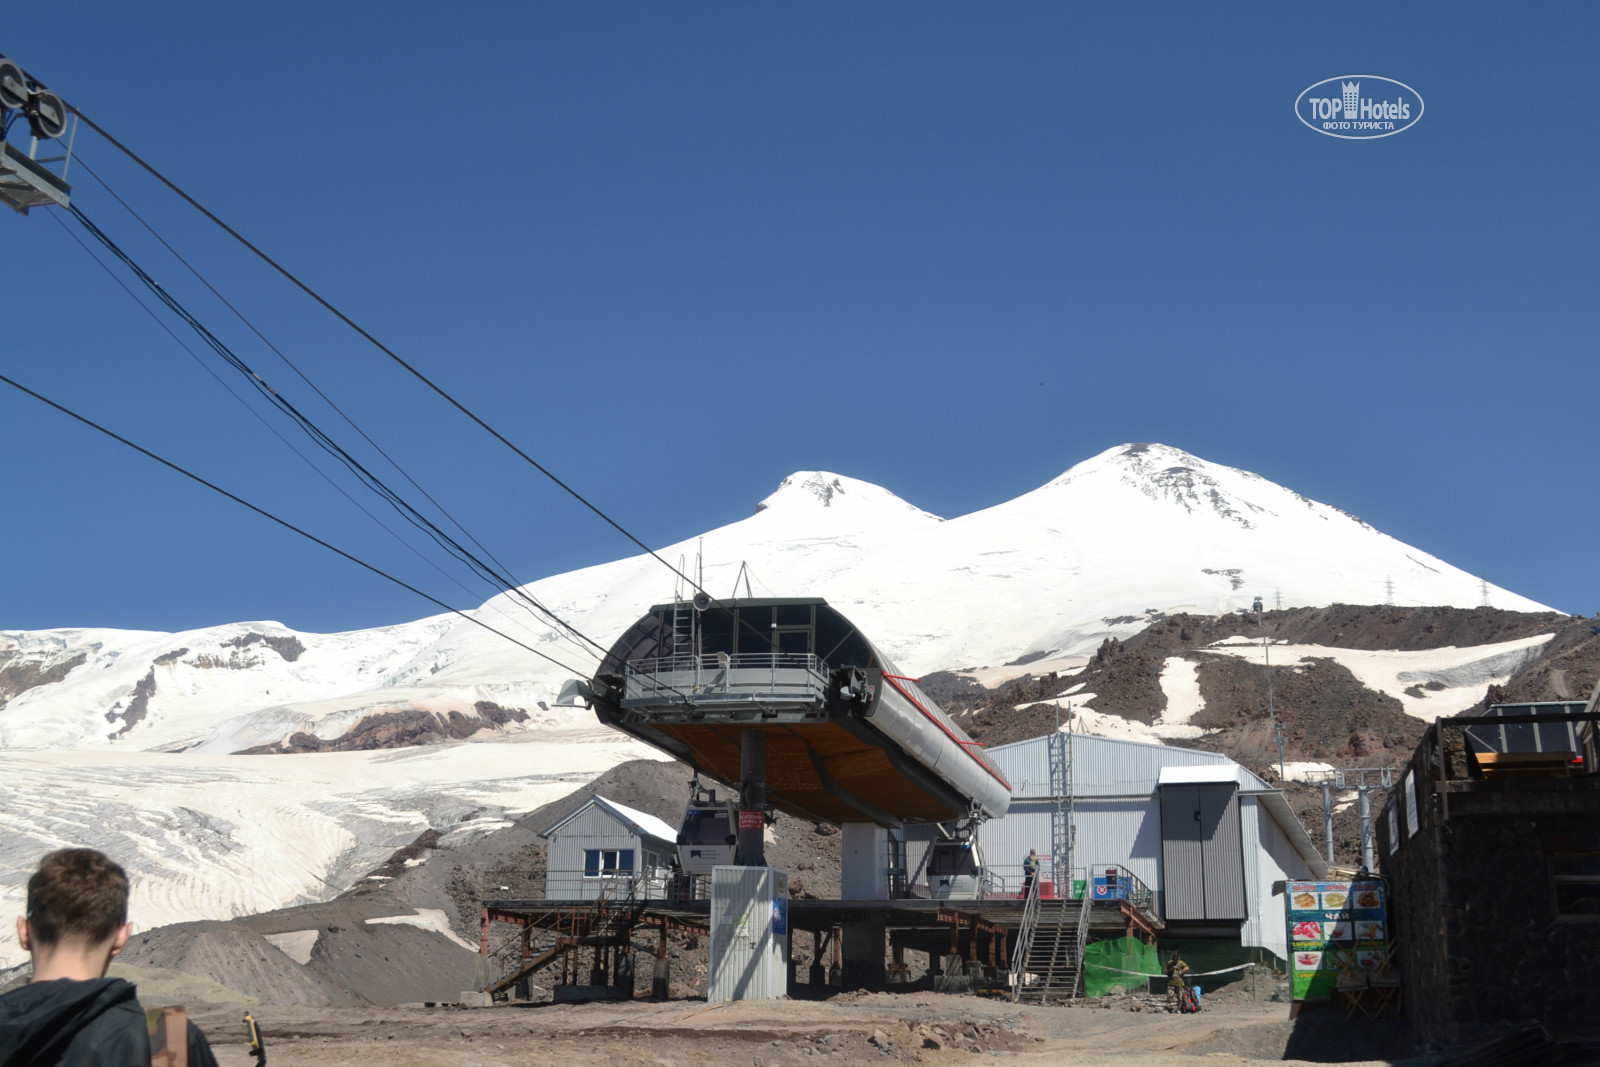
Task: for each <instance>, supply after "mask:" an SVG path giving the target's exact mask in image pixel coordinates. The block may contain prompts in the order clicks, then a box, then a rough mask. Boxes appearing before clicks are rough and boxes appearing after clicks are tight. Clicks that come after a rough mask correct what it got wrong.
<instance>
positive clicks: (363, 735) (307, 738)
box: [234, 700, 528, 756]
mask: <svg viewBox="0 0 1600 1067" xmlns="http://www.w3.org/2000/svg"><path fill="white" fill-rule="evenodd" d="M473 710H474V711H476V712H477V713H478V714H477V715H476V716H472V715H463V714H462V713H461V712H459V711H451V712H449V713H441V712H437V711H422V710H420V709H417V708H411V709H407V710H405V711H386V712H380V713H379V714H376V715H368V716H366V717H365V718H363V719H361V720H360V721H358V722H357V723H356V724H355V725H354V726H352V727H350V729H348V730H346V731H345V732H344V733H343V734H341V735H339V736H338V737H336V738H333V739H331V740H329V739H324V738H321V737H318V736H316V735H315V734H312V733H307V732H306V731H304V730H299V731H296V732H295V733H293V734H290V735H289V736H288V737H287V738H286V739H285V740H283V741H282V742H279V743H274V744H267V745H256V746H255V747H254V748H247V749H243V750H241V751H239V752H235V753H234V755H236V756H269V755H278V754H282V753H289V752H364V751H369V750H372V749H383V748H410V747H412V746H414V745H430V744H435V743H437V742H440V741H461V740H465V739H466V738H468V737H471V736H472V735H473V734H475V733H478V732H479V731H480V730H490V729H495V728H498V727H502V726H505V725H506V724H507V723H511V722H525V721H526V720H527V718H528V713H527V712H526V711H523V710H522V709H521V708H503V707H501V706H500V705H499V704H496V703H494V702H492V701H488V700H480V701H478V702H477V703H476V704H474V705H473Z"/></svg>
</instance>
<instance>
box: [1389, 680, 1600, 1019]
mask: <svg viewBox="0 0 1600 1067" xmlns="http://www.w3.org/2000/svg"><path fill="white" fill-rule="evenodd" d="M1597 703H1600V685H1597V686H1596V688H1595V695H1594V696H1593V697H1591V698H1590V699H1589V702H1588V703H1587V704H1586V705H1578V704H1575V703H1572V702H1566V703H1553V704H1543V705H1531V704H1522V705H1494V706H1491V707H1490V708H1488V709H1487V711H1486V712H1485V713H1484V714H1481V715H1458V716H1454V717H1449V718H1441V719H1439V720H1438V721H1437V722H1435V723H1434V724H1433V725H1431V726H1429V727H1428V730H1427V732H1426V733H1425V734H1423V737H1422V742H1421V744H1419V745H1418V746H1417V750H1416V752H1415V753H1414V754H1413V755H1412V757H1411V761H1410V763H1409V764H1408V765H1407V766H1406V769H1405V773H1404V774H1403V775H1402V776H1401V777H1400V779H1399V780H1398V781H1397V783H1396V785H1395V788H1394V789H1393V791H1392V792H1391V794H1390V797H1389V800H1388V803H1387V804H1386V805H1385V807H1384V809H1383V815H1382V817H1381V818H1379V819H1378V860H1379V866H1380V870H1381V871H1382V872H1383V875H1384V877H1385V878H1387V879H1388V880H1389V883H1390V885H1391V887H1392V889H1391V900H1392V903H1391V905H1390V910H1389V917H1390V921H1391V923H1392V925H1393V927H1394V929H1393V931H1392V933H1391V940H1392V941H1394V942H1395V943H1396V945H1397V947H1398V962H1399V970H1400V978H1401V981H1402V982H1403V983H1404V989H1405V1006H1406V1007H1405V1011H1406V1015H1407V1017H1408V1019H1409V1020H1410V1022H1411V1025H1412V1027H1413V1029H1414V1031H1415V1033H1416V1036H1417V1038H1418V1039H1420V1040H1421V1041H1424V1042H1436V1043H1442V1044H1454V1043H1457V1042H1467V1041H1478V1040H1482V1039H1487V1038H1490V1037H1493V1036H1495V1035H1496V1034H1497V1033H1498V1032H1501V1031H1504V1030H1507V1029H1509V1028H1511V1027H1518V1026H1524V1025H1527V1024H1529V1023H1533V1022H1538V1023H1541V1024H1543V1025H1544V1026H1545V1027H1547V1028H1549V1030H1550V1031H1551V1032H1552V1033H1556V1034H1581V1035H1594V1034H1597V1033H1600V1016H1597V1015H1596V1013H1595V1010H1594V1007H1593V997H1591V996H1589V995H1587V994H1588V991H1590V990H1593V989H1594V988H1596V986H1597V985H1600V774H1596V773H1595V771H1596V767H1595V764H1594V760H1593V735H1594V730H1595V727H1596V723H1597V722H1600V708H1597V706H1596V705H1597Z"/></svg>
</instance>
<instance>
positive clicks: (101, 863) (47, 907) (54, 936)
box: [28, 848, 128, 946]
mask: <svg viewBox="0 0 1600 1067" xmlns="http://www.w3.org/2000/svg"><path fill="white" fill-rule="evenodd" d="M127 921H128V873H127V872H126V871H124V870H123V869H122V868H121V867H119V866H117V865H116V864H115V863H112V862H111V860H110V859H108V858H107V857H106V855H105V853H103V852H96V851H95V850H94V849H92V848H63V849H59V850H58V851H55V852H52V853H50V854H49V855H48V856H46V857H45V858H44V859H42V860H40V861H39V869H38V870H37V871H35V872H34V873H33V877H32V878H29V879H28V922H29V924H30V925H31V927H32V934H33V938H34V940H35V941H37V942H38V943H39V944H41V945H46V946H54V945H59V944H60V943H61V942H62V941H66V940H82V941H87V942H88V943H89V944H91V945H95V944H99V943H100V942H102V941H107V940H109V939H110V938H111V937H112V936H113V935H114V934H115V933H116V932H117V927H119V926H121V925H122V924H123V923H126V922H127Z"/></svg>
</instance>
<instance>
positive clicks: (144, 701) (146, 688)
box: [106, 667, 156, 741]
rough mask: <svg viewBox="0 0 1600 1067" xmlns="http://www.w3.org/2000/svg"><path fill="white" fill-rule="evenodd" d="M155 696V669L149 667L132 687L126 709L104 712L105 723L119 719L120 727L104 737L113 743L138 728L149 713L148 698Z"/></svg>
mask: <svg viewBox="0 0 1600 1067" xmlns="http://www.w3.org/2000/svg"><path fill="white" fill-rule="evenodd" d="M155 695H156V669H155V668H154V667H151V668H150V670H149V672H148V673H146V674H145V676H144V677H143V678H140V679H139V681H138V683H137V684H136V685H135V686H134V687H133V697H132V698H131V699H130V700H129V701H128V706H127V708H126V709H125V710H124V709H118V708H112V709H111V710H110V711H108V712H106V722H110V723H114V722H116V721H117V720H118V719H119V718H120V719H121V720H122V725H121V726H119V727H117V728H116V729H115V730H113V731H111V732H110V733H109V734H107V735H106V736H107V737H109V738H111V739H112V740H113V741H115V740H116V739H117V738H119V737H121V736H122V735H123V734H125V733H127V732H128V731H129V730H131V729H133V728H134V727H135V726H138V725H139V723H140V722H142V721H143V720H144V717H145V715H147V714H148V713H149V711H150V698H151V697H153V696H155Z"/></svg>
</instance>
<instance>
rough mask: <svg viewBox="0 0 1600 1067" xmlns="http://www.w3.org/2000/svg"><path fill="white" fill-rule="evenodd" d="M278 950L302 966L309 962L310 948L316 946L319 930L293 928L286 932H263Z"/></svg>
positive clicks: (319, 935) (320, 934)
mask: <svg viewBox="0 0 1600 1067" xmlns="http://www.w3.org/2000/svg"><path fill="white" fill-rule="evenodd" d="M262 936H263V937H265V938H266V939H267V940H268V941H269V942H271V943H272V944H273V945H275V946H277V948H278V951H279V952H282V953H283V954H284V955H285V956H288V957H289V958H290V959H291V960H294V961H295V962H296V963H298V964H299V965H300V966H302V967H304V966H305V965H306V964H308V963H310V962H311V950H312V949H314V948H316V947H317V938H319V937H321V936H322V931H321V930H294V931H291V932H290V933H287V934H263V935H262Z"/></svg>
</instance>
